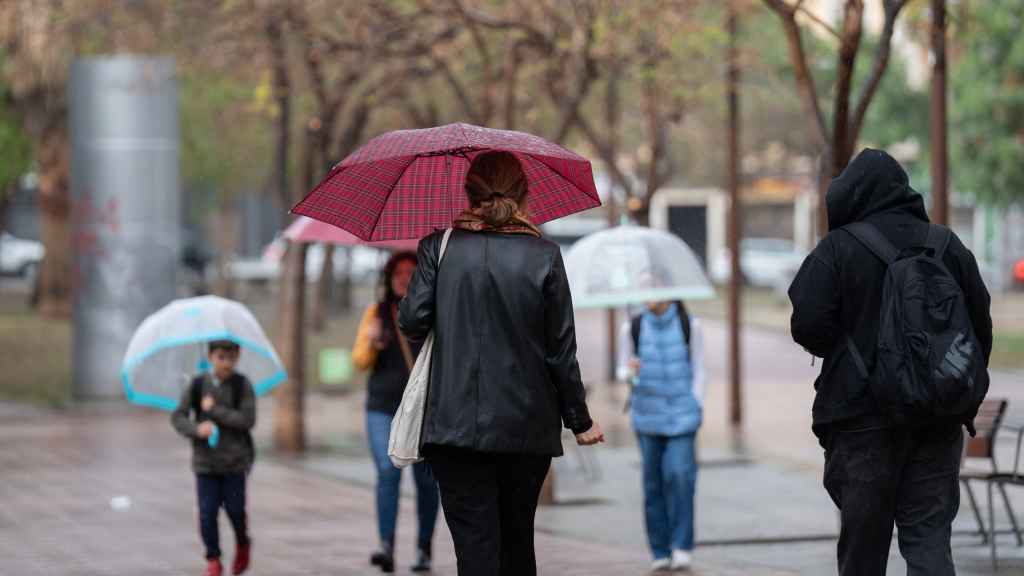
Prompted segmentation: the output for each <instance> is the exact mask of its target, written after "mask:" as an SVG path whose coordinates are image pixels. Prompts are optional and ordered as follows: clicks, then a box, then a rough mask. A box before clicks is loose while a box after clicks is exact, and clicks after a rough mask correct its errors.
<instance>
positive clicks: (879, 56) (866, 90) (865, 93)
mask: <svg viewBox="0 0 1024 576" xmlns="http://www.w3.org/2000/svg"><path fill="white" fill-rule="evenodd" d="M906 5H907V0H885V25H884V27H883V28H882V35H881V37H880V38H879V42H878V49H877V50H876V51H875V58H874V63H873V64H872V66H871V75H870V76H869V77H868V80H867V82H866V83H865V84H864V87H863V88H862V89H861V91H860V94H859V96H858V97H857V105H856V107H855V108H854V112H853V118H852V119H851V121H850V134H849V138H850V143H849V147H850V149H853V147H854V146H855V145H856V143H857V137H858V136H859V135H860V131H861V128H862V127H863V125H864V117H865V116H866V115H867V111H868V106H870V105H871V100H872V99H873V98H874V96H875V92H876V91H877V90H878V86H879V85H880V84H881V83H882V77H883V76H885V71H886V69H887V68H888V66H889V56H890V54H891V52H892V35H893V32H894V30H895V28H896V19H897V17H898V16H899V14H900V12H901V11H902V10H903V8H904V7H905V6H906Z"/></svg>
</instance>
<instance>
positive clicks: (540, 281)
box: [399, 230, 591, 456]
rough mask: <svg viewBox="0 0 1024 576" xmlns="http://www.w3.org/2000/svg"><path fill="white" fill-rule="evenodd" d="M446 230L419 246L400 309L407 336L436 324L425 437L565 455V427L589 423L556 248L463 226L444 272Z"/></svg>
mask: <svg viewBox="0 0 1024 576" xmlns="http://www.w3.org/2000/svg"><path fill="white" fill-rule="evenodd" d="M442 236H443V232H437V233H434V234H432V235H431V236H428V237H426V238H424V239H423V240H422V241H421V242H420V246H419V253H418V255H417V257H418V261H419V262H418V265H417V267H416V274H415V275H414V276H413V279H412V282H411V283H410V285H409V292H408V295H407V296H406V298H405V299H404V300H403V301H402V303H401V305H400V306H399V310H400V313H399V325H400V327H401V329H402V331H403V332H404V333H405V334H406V336H408V337H409V338H410V339H413V340H420V339H423V338H425V337H426V335H427V333H428V332H429V331H430V330H431V329H433V330H434V338H435V340H434V356H433V360H432V366H431V375H430V389H429V393H428V395H427V410H426V416H425V420H424V425H423V436H422V443H423V444H438V445H443V446H454V447H459V448H468V449H472V450H477V451H481V452H508V453H524V454H540V455H553V456H557V455H561V454H562V442H561V430H562V423H563V422H564V424H565V426H566V427H567V428H569V429H571V430H572V431H573V432H574V433H580V432H585V431H586V430H588V429H589V428H590V426H591V420H590V415H589V412H588V411H587V405H586V403H585V399H584V396H585V393H584V389H583V382H582V380H581V378H580V369H579V363H578V362H577V360H576V328H575V325H574V320H573V310H572V299H571V297H570V295H569V284H568V281H567V279H566V276H565V268H564V266H563V264H562V255H561V252H560V251H559V249H558V246H557V245H556V244H554V243H553V242H550V241H547V240H543V239H540V238H534V237H533V236H527V235H521V234H497V233H490V232H467V231H463V230H456V231H454V232H453V233H452V236H451V239H450V240H449V243H448V248H447V252H446V253H445V256H444V260H443V261H442V263H441V267H440V272H439V271H438V266H437V257H438V253H439V251H440V248H441V240H442Z"/></svg>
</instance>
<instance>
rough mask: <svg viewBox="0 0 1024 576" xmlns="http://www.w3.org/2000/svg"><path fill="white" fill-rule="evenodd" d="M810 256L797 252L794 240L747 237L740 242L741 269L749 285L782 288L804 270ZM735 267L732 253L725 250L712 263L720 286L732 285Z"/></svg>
mask: <svg viewBox="0 0 1024 576" xmlns="http://www.w3.org/2000/svg"><path fill="white" fill-rule="evenodd" d="M806 256H807V254H805V253H804V252H802V251H800V250H797V248H796V246H795V245H794V244H793V242H792V241H790V240H785V239H782V238H745V239H743V241H742V242H741V243H740V270H741V271H742V273H743V280H744V282H746V283H747V284H749V285H751V286H757V287H761V288H776V289H778V287H779V286H780V285H781V284H783V283H785V279H786V278H787V277H788V276H791V275H792V274H793V272H794V271H795V270H797V269H799V268H800V264H801V263H802V262H803V261H804V258H805V257H806ZM731 267H732V259H731V257H730V256H729V251H728V250H727V249H726V250H722V251H721V252H720V253H719V254H718V257H717V258H715V259H714V260H713V262H712V264H711V270H710V272H711V278H712V280H714V281H715V282H718V283H725V282H728V281H729V274H730V272H731ZM790 279H791V278H790Z"/></svg>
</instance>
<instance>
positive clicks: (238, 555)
mask: <svg viewBox="0 0 1024 576" xmlns="http://www.w3.org/2000/svg"><path fill="white" fill-rule="evenodd" d="M251 550H252V542H250V543H248V544H246V545H245V546H239V547H238V549H237V550H236V551H235V563H234V564H232V565H231V573H232V574H234V575H235V576H238V575H239V574H241V573H242V572H245V571H246V570H248V569H249V552H250V551H251Z"/></svg>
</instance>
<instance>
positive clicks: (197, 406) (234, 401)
mask: <svg viewBox="0 0 1024 576" xmlns="http://www.w3.org/2000/svg"><path fill="white" fill-rule="evenodd" d="M207 378H209V375H208V374H203V375H202V376H198V377H196V378H193V379H192V388H191V390H190V391H189V394H191V395H192V412H193V413H194V414H195V415H196V418H197V419H198V418H199V415H200V414H201V413H202V411H203V409H202V404H203V388H202V386H201V385H200V384H202V383H203V382H204V381H206V379H207ZM224 384H226V385H227V386H229V387H230V388H231V409H232V410H238V408H239V406H241V405H242V394H243V393H244V392H245V389H244V386H245V379H244V378H238V377H232V378H228V380H227V382H225V383H224ZM244 437H245V443H246V444H248V445H249V450H250V451H251V452H252V454H253V457H255V456H256V445H255V443H254V442H253V441H252V433H251V432H250V431H248V430H246V431H245V436H244Z"/></svg>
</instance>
